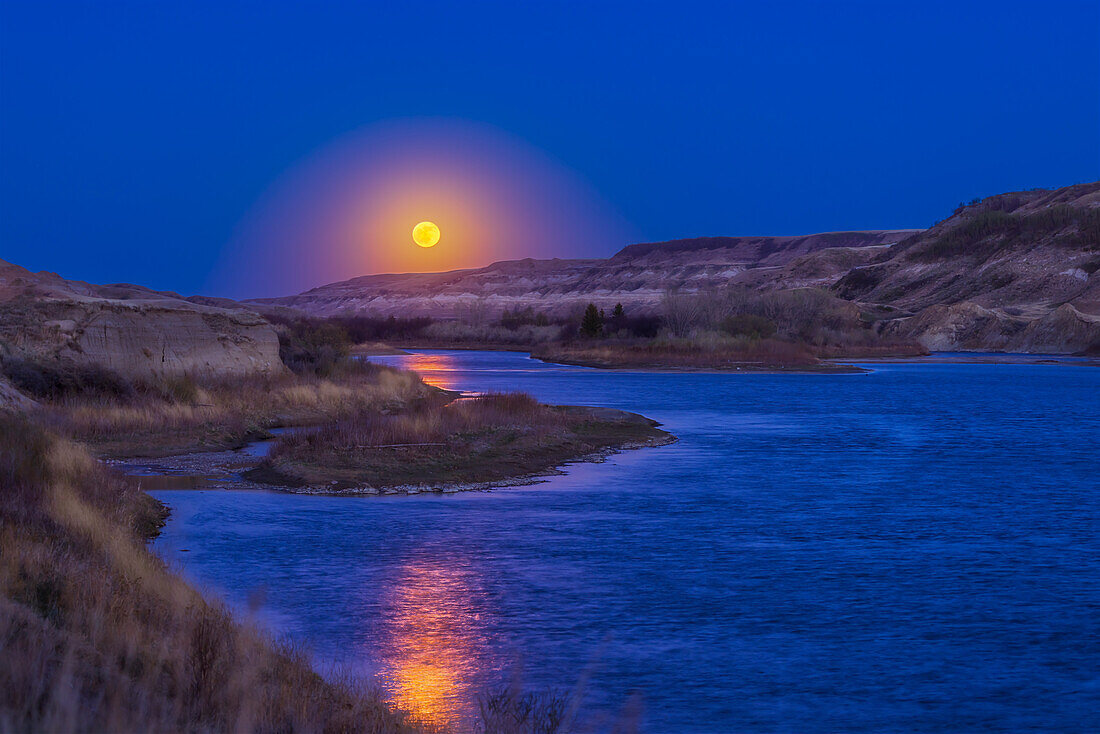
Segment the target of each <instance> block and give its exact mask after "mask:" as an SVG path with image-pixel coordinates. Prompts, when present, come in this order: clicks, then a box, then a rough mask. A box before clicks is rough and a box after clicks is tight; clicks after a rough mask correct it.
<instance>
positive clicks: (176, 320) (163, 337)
mask: <svg viewBox="0 0 1100 734" xmlns="http://www.w3.org/2000/svg"><path fill="white" fill-rule="evenodd" d="M0 353H2V354H10V355H15V356H19V357H23V358H33V359H37V360H46V361H61V362H68V363H73V364H81V365H83V364H96V365H100V366H102V367H106V368H108V369H111V370H113V371H115V372H117V373H119V374H122V375H125V376H128V377H148V376H154V375H159V376H172V375H180V374H185V373H196V374H203V373H206V374H218V375H243V374H257V373H260V374H262V373H274V372H281V371H282V370H283V369H284V367H283V364H282V362H281V361H280V359H279V339H278V335H277V334H276V332H275V329H274V327H272V326H271V325H270V324H268V323H267V321H265V320H264V319H263V318H262V317H261V316H259V315H258V314H256V313H255V312H253V311H250V310H245V309H240V308H236V309H227V308H221V307H217V306H211V305H205V304H203V303H198V302H192V301H189V300H187V299H184V298H182V297H180V296H178V295H176V294H174V293H163V292H158V291H152V290H149V289H148V288H142V287H140V286H134V285H92V284H89V283H83V282H80V281H71V280H65V279H64V278H62V277H60V276H58V275H55V274H53V273H32V272H30V271H28V270H26V269H25V268H21V267H19V266H17V265H12V264H10V263H7V262H4V261H2V260H0Z"/></svg>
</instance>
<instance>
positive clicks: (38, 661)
mask: <svg viewBox="0 0 1100 734" xmlns="http://www.w3.org/2000/svg"><path fill="white" fill-rule="evenodd" d="M0 446H2V447H3V453H2V455H0V486H2V487H3V490H2V491H3V493H4V497H3V502H2V503H0V518H2V520H3V526H2V529H0V731H119V732H126V731H228V730H235V731H250V732H286V731H317V732H321V731H368V732H413V731H423V729H422V728H420V727H417V726H414V725H413V724H412V723H410V722H409V721H408V720H407V719H406V718H405V717H403V716H402V715H399V714H397V713H395V712H393V711H391V710H390V709H389V708H387V707H386V705H385V704H384V703H383V701H382V699H381V698H380V696H378V695H377V694H375V693H373V692H371V691H369V690H365V689H362V688H358V687H356V686H354V685H351V684H343V683H333V682H328V681H325V680H323V679H321V678H320V677H319V676H318V675H316V674H315V673H314V672H313V670H312V669H311V668H310V665H309V663H308V660H307V659H306V658H305V657H303V656H302V655H301V654H299V653H297V652H295V651H293V650H291V649H289V648H286V647H281V646H278V645H275V644H273V643H272V642H271V641H269V640H267V639H265V638H264V636H263V635H262V634H260V633H259V632H257V631H256V630H254V629H251V628H249V627H247V626H244V625H241V624H238V623H236V622H234V621H233V619H232V618H231V617H230V615H229V613H228V612H227V611H226V610H225V609H223V608H221V607H220V606H216V605H212V604H209V603H207V602H205V601H204V600H203V599H202V598H201V597H200V596H199V595H198V594H197V593H196V592H195V591H194V590H193V589H191V588H190V587H189V586H187V585H186V584H185V583H184V582H182V581H181V580H180V579H178V578H177V577H175V576H173V575H171V574H169V573H168V572H167V571H166V570H165V568H164V566H163V564H162V563H161V562H160V561H159V560H158V559H157V558H156V557H155V556H153V555H152V554H151V553H150V552H149V551H147V550H146V548H145V547H144V545H143V538H144V536H145V535H146V534H148V533H150V532H152V531H154V530H155V528H156V527H157V526H158V524H159V522H160V520H161V518H162V517H163V510H162V508H161V507H160V506H159V505H158V504H157V503H156V502H155V501H153V500H152V499H151V498H149V497H148V496H146V495H144V494H143V493H141V492H139V491H138V490H137V488H136V486H135V485H134V484H133V482H131V481H130V480H128V479H127V478H125V477H122V476H119V475H117V474H114V473H112V472H110V471H109V470H107V469H105V468H104V467H103V466H102V465H100V464H99V463H98V462H96V461H94V460H93V459H92V458H91V457H90V456H89V455H88V454H87V453H86V452H85V451H84V450H83V449H82V448H80V447H79V446H77V445H75V444H72V443H70V442H68V441H65V440H62V439H58V438H55V437H51V436H50V435H48V434H47V433H46V432H45V431H43V430H42V429H41V428H39V427H36V426H34V425H32V424H30V423H28V422H27V421H25V420H22V419H15V418H10V417H0Z"/></svg>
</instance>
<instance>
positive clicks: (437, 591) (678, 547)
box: [154, 351, 1100, 734]
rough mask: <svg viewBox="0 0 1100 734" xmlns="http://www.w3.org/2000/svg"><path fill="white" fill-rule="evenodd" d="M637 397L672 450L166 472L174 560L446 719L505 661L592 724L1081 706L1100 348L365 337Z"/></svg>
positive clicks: (952, 721) (554, 384)
mask: <svg viewBox="0 0 1100 734" xmlns="http://www.w3.org/2000/svg"><path fill="white" fill-rule="evenodd" d="M372 359H377V361H382V362H387V363H390V364H396V365H399V366H404V367H409V368H412V369H416V370H418V371H420V372H421V374H423V375H424V377H425V378H426V379H427V380H428V381H430V382H433V383H435V384H438V385H441V386H444V387H449V388H455V389H461V390H471V391H485V390H513V389H518V390H525V391H528V392H530V393H532V394H533V395H535V396H536V397H538V398H539V399H540V400H543V401H545V402H549V403H570V404H584V405H605V406H611V407H615V408H623V409H626V410H632V411H636V412H640V413H643V414H645V415H647V416H650V417H652V418H655V419H657V420H659V421H661V422H662V423H664V424H665V427H666V428H667V429H668V430H669V431H671V432H672V433H674V434H675V435H676V436H678V437H679V439H680V440H679V442H677V443H676V444H673V445H671V446H667V447H662V448H654V449H643V450H639V451H631V452H627V453H623V454H619V455H616V456H614V457H612V458H610V459H609V460H608V461H606V462H605V463H601V464H577V465H574V466H572V467H569V468H568V469H567V471H566V473H565V474H564V475H563V476H556V477H552V478H550V479H549V480H548V481H547V482H545V483H543V484H539V485H536V486H532V487H523V488H511V489H501V490H496V491H493V492H470V493H460V494H451V495H417V496H407V497H404V496H397V497H345V498H334V497H315V496H297V495H289V494H282V493H274V492H243V491H201V490H179V491H176V490H172V491H158V492H155V493H154V494H155V495H156V496H157V497H158V498H160V499H161V500H163V501H164V502H166V503H167V504H168V505H170V506H171V508H172V516H171V519H170V520H169V522H168V525H167V526H166V527H165V529H164V532H163V534H162V535H161V537H160V539H159V540H158V541H157V543H156V547H157V549H158V551H159V552H160V553H162V554H163V555H164V556H165V557H167V558H169V559H170V560H171V561H173V562H176V563H178V564H180V566H181V567H182V569H183V571H184V573H186V574H187V575H188V576H189V577H190V578H192V579H193V580H195V581H196V582H197V583H199V584H200V585H202V586H204V587H205V588H207V589H209V590H211V591H213V592H215V593H218V594H220V595H221V596H222V597H223V598H225V599H226V600H227V601H228V602H229V603H230V604H231V605H233V606H234V607H236V608H238V609H240V610H245V609H246V608H247V607H248V600H249V599H253V600H255V599H257V598H263V599H264V602H263V605H262V606H261V607H260V608H259V612H258V615H259V618H260V620H261V621H262V622H263V623H264V624H266V625H268V626H269V627H270V629H272V630H273V631H274V632H276V633H277V634H279V635H286V636H288V637H289V638H290V639H292V640H294V641H296V642H298V643H302V644H306V645H308V646H309V647H310V648H311V649H312V650H313V652H314V653H315V655H316V657H317V660H318V664H319V665H321V666H322V667H325V668H330V667H333V666H335V667H336V668H338V669H339V670H341V671H350V672H353V673H356V674H360V675H367V676H373V677H374V679H375V680H377V681H378V682H379V684H380V685H382V686H383V687H384V689H385V690H386V691H387V692H388V694H389V695H390V697H391V698H392V700H393V701H394V702H396V703H397V704H398V705H400V706H403V707H406V708H409V709H412V710H414V711H415V712H417V713H418V714H419V715H421V716H423V717H425V718H428V719H431V720H433V721H436V722H441V723H451V724H454V725H456V726H459V727H462V726H464V725H466V724H468V722H469V721H471V718H472V716H473V715H474V712H476V703H475V702H476V699H477V696H478V693H479V692H480V691H484V690H486V689H487V688H491V687H493V686H496V685H498V684H500V683H501V682H502V681H506V680H516V681H521V682H522V685H523V686H524V687H526V688H530V689H533V690H543V689H547V688H550V689H555V690H567V691H574V692H578V693H576V694H575V696H576V699H577V700H578V701H580V705H581V714H582V720H583V721H584V722H586V725H592V726H593V728H594V729H595V730H599V729H600V727H602V726H604V725H607V726H609V725H610V724H609V722H613V721H618V722H624V721H625V722H631V721H634V722H637V723H638V725H639V727H640V730H641V731H644V732H649V733H651V734H658V733H660V734H663V733H665V732H669V733H690V732H708V733H709V732H776V731H783V732H819V731H820V732H833V731H860V732H863V731H865V732H887V731H951V732H956V731H1021V730H1029V731H1059V732H1064V731H1085V730H1089V729H1090V727H1092V726H1094V725H1095V724H1096V722H1097V720H1098V719H1097V718H1096V716H1097V712H1098V711H1100V461H1098V458H1100V369H1097V368H1095V367H1090V366H1082V365H1074V364H1060V365H1041V364H1009V365H998V364H938V363H935V361H929V362H924V363H917V364H890V365H882V364H880V365H868V366H869V367H871V369H872V370H873V371H872V372H871V373H869V374H848V375H821V374H814V375H792V374H781V375H780V374H777V375H764V374H760V375H746V374H699V373H691V374H660V373H641V372H615V371H601V370H591V369H585V368H578V367H565V366H557V365H547V364H543V363H541V362H537V361H534V360H531V359H529V358H527V357H526V355H523V354H517V353H506V352H439V351H433V352H422V353H417V354H413V355H410V356H401V357H386V358H372Z"/></svg>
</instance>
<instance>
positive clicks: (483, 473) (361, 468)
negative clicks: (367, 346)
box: [249, 393, 671, 490]
mask: <svg viewBox="0 0 1100 734" xmlns="http://www.w3.org/2000/svg"><path fill="white" fill-rule="evenodd" d="M670 440H671V436H670V435H669V434H668V433H666V432H664V431H661V430H660V429H658V428H656V423H655V422H654V421H650V420H648V419H646V418H643V417H642V416H638V415H635V414H633V413H625V412H622V411H615V410H609V409H592V408H580V407H561V406H548V405H542V404H540V403H538V402H537V401H535V400H534V399H533V398H531V397H530V396H528V395H525V394H522V393H508V394H497V395H487V396H484V397H479V398H472V399H463V400H459V401H456V402H454V403H452V404H450V405H439V404H431V403H425V404H421V405H419V406H417V407H415V408H413V409H410V410H408V411H405V412H403V413H399V414H391V415H385V414H379V413H375V412H364V413H360V414H357V415H355V416H353V417H351V418H348V419H345V420H342V421H339V422H336V423H334V424H331V425H327V426H324V427H322V428H321V429H319V430H317V431H313V432H309V433H299V434H292V435H285V436H281V437H280V438H279V439H278V440H277V442H276V444H275V447H274V448H273V450H272V452H271V455H270V457H269V459H268V461H267V462H265V463H264V464H262V465H261V466H260V467H258V468H257V469H256V470H254V471H253V472H251V473H250V474H249V478H251V479H253V480H256V481H262V482H266V483H274V484H282V485H285V486H292V487H301V486H309V487H323V488H325V489H327V490H344V489H349V488H372V489H376V490H377V489H383V488H390V487H400V486H409V485H413V486H419V485H427V486H430V487H445V486H452V485H468V484H482V483H493V482H504V481H509V480H513V479H516V478H523V477H528V476H531V475H536V474H539V473H544V472H546V471H548V470H551V469H553V468H554V467H556V466H559V465H561V464H563V463H566V462H568V461H571V460H574V459H577V458H580V457H583V456H586V455H590V454H594V453H597V452H600V451H606V450H616V449H620V448H633V447H641V446H655V445H660V444H662V443H667V442H668V441H670Z"/></svg>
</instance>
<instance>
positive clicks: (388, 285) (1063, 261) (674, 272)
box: [253, 183, 1100, 353]
mask: <svg viewBox="0 0 1100 734" xmlns="http://www.w3.org/2000/svg"><path fill="white" fill-rule="evenodd" d="M1098 271H1100V183H1087V184H1078V185H1075V186H1067V187H1065V188H1061V189H1055V190H1045V189H1035V190H1032V191H1022V192H1015V193H1008V194H1000V195H997V196H992V197H989V198H987V199H982V200H980V201H975V202H972V203H971V204H969V205H965V206H960V207H959V208H958V209H957V210H956V211H955V212H954V213H953V214H952V215H951V216H950V217H948V218H947V219H944V220H943V221H941V222H938V223H937V224H935V225H934V226H933V227H931V228H930V229H927V230H889V231H862V232H831V233H825V234H817V235H807V236H804V237H703V238H696V239H685V240H674V241H671V242H655V243H645V244H637V245H630V246H629V247H626V248H624V249H623V250H621V251H620V252H618V253H617V254H616V255H614V256H613V257H611V258H608V259H599V260H531V259H527V260H514V261H505V262H498V263H494V264H492V265H490V266H488V267H486V268H480V269H476V270H456V271H452V272H448V273H412V274H404V275H369V276H363V277H360V278H353V279H352V280H347V281H344V282H341V283H333V284H331V285H326V286H322V287H320V288H314V289H313V290H310V291H306V292H305V293H302V294H300V295H297V296H290V297H286V298H274V299H264V300H261V301H256V302H254V303H253V305H254V306H255V307H257V308H259V309H267V308H272V307H274V306H284V307H290V308H293V309H297V310H300V311H303V312H306V313H309V314H313V315H317V316H331V315H337V314H341V315H350V314H371V315H387V314H395V315H406V316H407V315H426V316H435V317H442V318H453V317H459V318H461V317H463V316H465V315H468V314H471V313H474V312H476V313H478V314H486V313H487V314H494V313H499V312H500V311H502V310H503V309H516V308H525V307H527V306H530V307H533V308H534V309H536V310H542V311H546V312H549V313H551V314H561V313H564V312H570V311H576V309H577V308H578V307H579V306H581V305H583V304H586V303H588V302H590V301H591V302H595V303H596V304H597V305H599V306H601V307H604V308H610V307H611V306H613V305H614V304H615V303H622V304H624V305H625V306H626V307H627V308H628V309H629V310H633V311H635V312H644V311H650V312H657V311H659V310H660V308H661V299H662V297H663V295H664V294H665V293H666V292H667V291H668V290H670V289H678V290H680V291H681V292H706V291H709V290H714V289H723V288H729V287H743V288H750V289H754V290H780V289H793V288H823V289H829V290H831V291H832V292H833V293H834V294H835V295H837V296H839V297H841V298H843V299H846V300H849V301H851V302H853V303H855V304H856V305H858V306H859V307H860V308H862V309H864V310H865V311H866V312H867V313H874V314H875V319H876V322H877V324H876V328H879V329H881V330H883V331H884V332H886V333H888V334H891V335H895V336H898V337H904V338H913V339H917V340H919V341H920V342H921V343H922V344H924V346H926V347H927V348H929V349H933V350H947V351H954V350H960V351H975V350H977V351H983V350H989V351H1023V352H1050V353H1073V352H1079V351H1095V350H1100V275H1097V272H1098Z"/></svg>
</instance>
